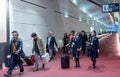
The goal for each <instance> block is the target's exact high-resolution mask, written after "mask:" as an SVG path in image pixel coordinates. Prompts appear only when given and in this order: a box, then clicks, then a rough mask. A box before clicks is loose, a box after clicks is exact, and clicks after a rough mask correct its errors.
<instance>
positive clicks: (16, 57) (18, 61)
mask: <svg viewBox="0 0 120 77" xmlns="http://www.w3.org/2000/svg"><path fill="white" fill-rule="evenodd" d="M12 59H13V60H12V64H11V66H10V68H9V69H8V71H7V74H10V75H11V74H12V71H13V70H14V67H15V66H16V65H17V64H18V65H19V67H20V72H24V67H23V62H22V60H21V59H20V56H19V55H18V54H12Z"/></svg>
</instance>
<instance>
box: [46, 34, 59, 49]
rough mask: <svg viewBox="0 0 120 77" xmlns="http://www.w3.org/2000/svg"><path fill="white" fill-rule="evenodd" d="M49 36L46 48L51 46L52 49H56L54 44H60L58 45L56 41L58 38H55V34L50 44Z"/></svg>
mask: <svg viewBox="0 0 120 77" xmlns="http://www.w3.org/2000/svg"><path fill="white" fill-rule="evenodd" d="M48 38H49V37H47V42H46V43H47V44H46V48H47V49H48V48H50V49H52V50H54V49H55V46H54V45H56V46H58V45H57V42H56V39H55V37H54V36H51V39H50V45H48Z"/></svg>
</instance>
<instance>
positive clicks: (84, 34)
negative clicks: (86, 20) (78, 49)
mask: <svg viewBox="0 0 120 77" xmlns="http://www.w3.org/2000/svg"><path fill="white" fill-rule="evenodd" d="M79 37H80V39H81V42H82V54H83V55H84V54H85V53H86V41H87V35H86V33H85V31H81V33H80V34H79Z"/></svg>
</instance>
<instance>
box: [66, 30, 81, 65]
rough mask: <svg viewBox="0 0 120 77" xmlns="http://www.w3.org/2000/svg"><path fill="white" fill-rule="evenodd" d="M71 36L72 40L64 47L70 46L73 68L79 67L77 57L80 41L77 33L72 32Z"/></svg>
mask: <svg viewBox="0 0 120 77" xmlns="http://www.w3.org/2000/svg"><path fill="white" fill-rule="evenodd" d="M71 34H72V35H73V37H72V39H71V40H70V42H69V43H68V44H67V45H66V46H71V47H72V51H73V54H74V55H75V56H74V57H75V67H80V62H79V56H80V51H81V47H82V45H81V40H80V38H79V37H78V35H77V32H75V31H72V32H71Z"/></svg>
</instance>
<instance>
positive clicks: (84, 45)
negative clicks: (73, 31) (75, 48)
mask: <svg viewBox="0 0 120 77" xmlns="http://www.w3.org/2000/svg"><path fill="white" fill-rule="evenodd" d="M82 53H83V55H84V54H85V53H86V44H83V45H82Z"/></svg>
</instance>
